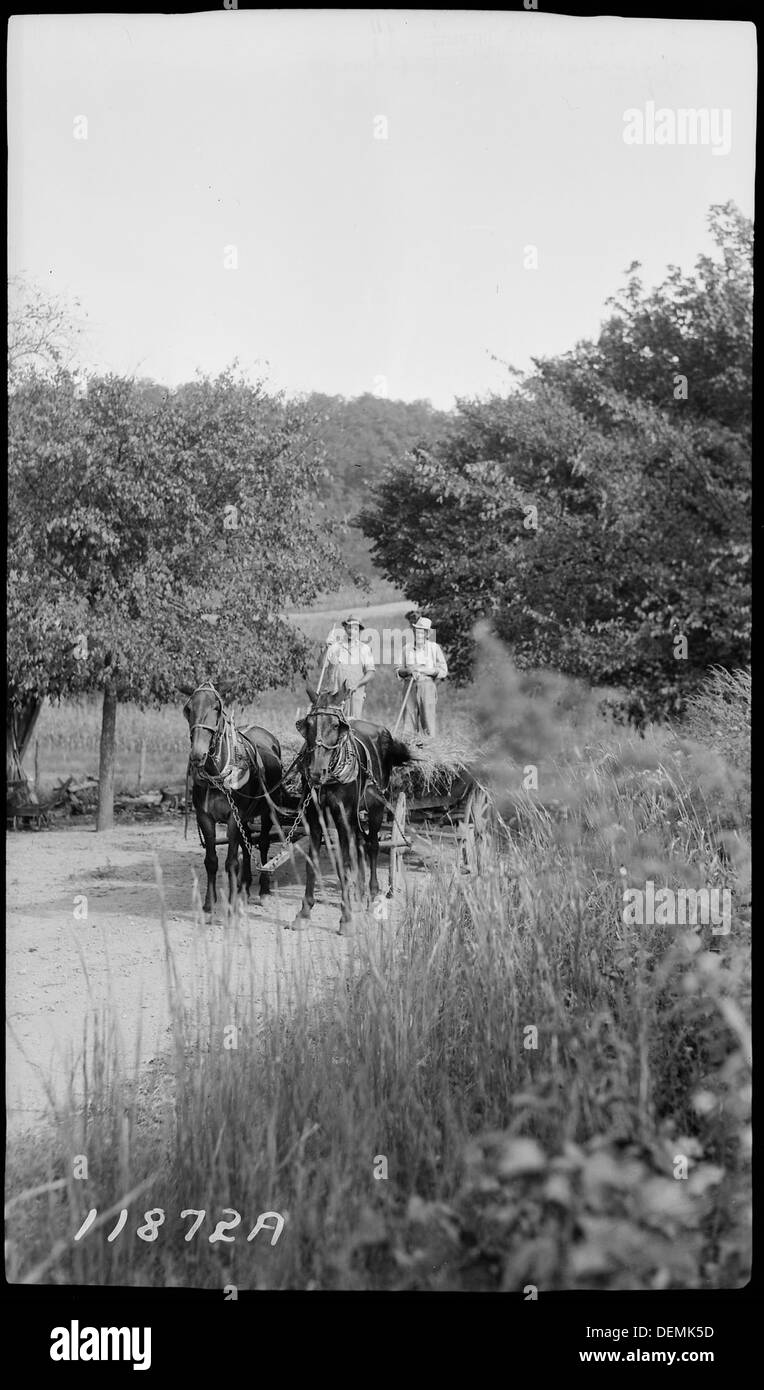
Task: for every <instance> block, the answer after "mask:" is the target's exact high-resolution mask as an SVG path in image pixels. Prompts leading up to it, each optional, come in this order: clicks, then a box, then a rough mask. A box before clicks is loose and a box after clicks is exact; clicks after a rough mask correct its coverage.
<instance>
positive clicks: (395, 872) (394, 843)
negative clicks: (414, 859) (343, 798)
mask: <svg viewBox="0 0 764 1390" xmlns="http://www.w3.org/2000/svg"><path fill="white" fill-rule="evenodd" d="M405 846H406V793H405V792H399V793H398V799H397V801H396V803H395V811H394V813H393V825H392V831H391V835H390V887H389V892H388V896H389V897H392V896H393V894H394V893H395V890H396V888H397V887H398V881H399V878H400V863H401V862H402V860H403V854H404V849H405ZM399 856H400V859H399Z"/></svg>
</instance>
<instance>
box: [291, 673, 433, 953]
mask: <svg viewBox="0 0 764 1390" xmlns="http://www.w3.org/2000/svg"><path fill="white" fill-rule="evenodd" d="M305 688H306V690H307V692H308V696H309V698H310V701H311V708H310V710H309V712H308V714H307V715H306V716H305V718H304V719H299V720H298V721H297V729H298V731H299V733H301V734H302V736H303V738H304V740H305V744H304V748H303V753H302V757H301V760H300V761H301V769H302V779H303V792H304V795H305V796H306V797H309V800H308V801H307V806H306V809H305V812H304V816H305V819H306V821H307V825H308V830H309V832H310V852H309V854H308V856H307V862H306V868H305V895H304V897H303V900H302V905H301V907H300V911H299V912H298V914H297V916H296V917H295V919H294V921H293V922H292V924H291V930H292V931H305V930H307V927H308V923H309V919H310V913H311V909H312V907H313V904H314V902H315V891H314V890H315V884H316V872H317V870H318V859H319V853H320V850H321V839H322V833H323V829H324V827H326V828H327V829H328V824H329V821H330V820H331V821H332V822H333V823H334V826H335V829H336V832H337V838H338V841H339V848H340V866H339V867H340V886H341V890H342V911H341V915H340V926H339V934H340V935H341V936H342V935H346V936H349V935H352V933H353V909H352V888H353V870H354V865H353V864H352V863H351V855H352V854H355V859H356V863H357V864H358V865H360V866H361V882H362V883H363V877H364V873H363V865H364V861H365V859H366V858H367V857H368V862H369V896H370V898H371V899H376V898H378V897H379V896H380V891H379V883H378V881H377V859H378V857H379V831H380V827H381V825H382V820H383V818H384V814H385V806H386V801H387V794H388V791H389V788H390V777H391V775H392V771H393V768H395V767H400V766H401V765H402V764H403V763H407V762H409V761H410V760H411V755H410V752H409V750H408V748H407V747H406V745H405V744H404V743H400V742H399V741H398V739H395V738H393V735H392V734H391V733H390V731H389V729H384V728H381V727H380V725H378V724H372V723H370V721H369V720H367V719H349V718H348V717H347V715H346V714H345V712H344V709H343V708H342V706H343V702H344V701H345V700H346V699H347V696H348V693H349V692H348V689H347V686H346V685H345V683H344V682H343V684H342V686H341V688H340V690H339V691H338V692H337V693H336V694H334V695H332V694H330V693H329V692H327V693H325V694H323V695H318V693H317V692H316V691H315V690H314V689H313V687H312V686H310V685H308V686H306V687H305ZM362 810H364V811H366V812H367V814H368V831H366V830H364V829H363V826H362V825H361V811H362Z"/></svg>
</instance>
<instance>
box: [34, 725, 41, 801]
mask: <svg viewBox="0 0 764 1390" xmlns="http://www.w3.org/2000/svg"><path fill="white" fill-rule="evenodd" d="M34 789H35V791H36V792H39V790H40V740H39V738H36V739H35V741H34Z"/></svg>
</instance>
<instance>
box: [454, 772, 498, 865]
mask: <svg viewBox="0 0 764 1390" xmlns="http://www.w3.org/2000/svg"><path fill="white" fill-rule="evenodd" d="M495 828H496V807H495V806H494V804H493V798H492V797H491V795H490V793H489V792H487V791H486V789H485V787H481V786H480V784H479V783H477V784H476V785H475V786H474V787H473V788H472V791H471V792H470V794H469V796H468V797H467V801H466V803H465V807H464V817H463V834H462V867H463V868H465V869H466V870H467V871H468V872H469V873H472V872H475V871H476V872H478V873H479V872H480V871H481V869H483V868H484V867H485V865H486V864H487V862H488V854H489V847H490V844H491V842H492V840H493V835H494V831H495Z"/></svg>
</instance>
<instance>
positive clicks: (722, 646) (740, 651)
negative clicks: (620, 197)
mask: <svg viewBox="0 0 764 1390" xmlns="http://www.w3.org/2000/svg"><path fill="white" fill-rule="evenodd" d="M709 220H710V225H711V231H712V235H713V237H714V240H715V242H716V245H717V248H718V251H719V253H720V254H719V255H718V256H717V257H710V256H702V257H700V259H699V261H698V263H697V267H696V271H695V274H694V275H693V276H688V277H684V276H682V275H681V274H680V272H679V271H678V270H677V269H676V268H672V269H671V270H670V272H669V276H668V278H667V280H666V281H665V282H664V284H663V285H661V286H660V287H659V288H658V289H656V290H654V291H652V292H650V293H646V292H645V291H644V289H643V287H642V285H641V283H640V281H639V280H638V278H637V276H636V270H637V269H638V267H637V266H636V265H634V266H632V267H631V269H630V272H629V280H628V283H627V287H626V290H625V292H624V294H623V295H622V296H621V297H620V298H618V299H617V300H613V301H611V308H612V311H613V312H612V313H611V315H610V317H609V318H608V320H607V321H606V322H605V323H604V324H603V327H602V330H601V333H600V335H599V338H598V340H597V342H596V343H592V342H584V343H580V344H579V345H578V346H577V347H576V348H575V349H574V350H573V351H572V352H569V353H567V354H565V355H564V356H562V357H559V358H556V359H547V360H539V361H537V362H535V363H534V370H533V372H532V373H530V374H529V375H528V376H526V377H525V378H524V379H522V380H520V381H519V382H518V383H517V384H516V386H515V388H514V389H513V390H512V391H511V392H510V393H509V394H508V395H506V396H502V397H499V396H494V397H492V398H491V399H489V400H487V401H462V402H460V404H459V411H458V418H457V421H456V423H455V425H454V427H453V429H452V430H450V431H449V432H448V433H447V435H445V436H444V438H443V439H442V440H441V442H440V443H439V444H437V445H436V446H434V447H433V448H431V450H430V451H429V452H425V451H418V452H416V453H412V454H411V455H409V457H408V458H407V459H405V460H404V461H402V462H401V463H400V464H399V465H398V466H397V467H395V468H393V469H392V470H391V471H390V472H389V473H388V475H387V476H386V478H385V479H384V480H383V482H382V484H381V486H380V487H379V488H378V489H377V492H376V497H375V502H374V505H373V506H371V507H367V509H366V510H365V512H364V514H363V526H364V529H365V532H366V534H367V535H368V536H369V537H370V538H371V539H372V541H373V553H374V556H375V558H376V559H377V561H378V562H379V563H380V564H381V565H382V566H383V567H384V570H385V572H386V574H387V575H388V576H389V577H390V578H391V579H393V580H394V581H395V582H397V583H398V584H400V585H402V586H403V587H404V588H405V590H406V592H407V594H408V595H409V597H410V598H412V599H413V600H414V601H415V602H416V603H417V604H419V605H420V606H421V607H425V608H426V609H427V611H428V612H429V613H430V614H431V615H432V617H433V618H434V620H435V621H436V623H437V627H438V633H439V637H442V639H443V640H444V641H445V642H446V643H447V645H449V647H450V658H451V666H452V669H453V670H454V671H455V673H456V674H461V675H463V676H466V675H467V674H468V673H469V671H470V670H471V664H472V639H471V631H472V626H473V624H474V622H475V620H476V619H477V618H481V617H490V618H492V619H493V621H494V624H495V626H496V628H497V630H498V632H499V633H500V634H501V635H502V636H503V637H504V638H505V640H507V641H508V642H510V643H511V645H512V646H513V648H514V651H515V656H516V658H517V660H518V661H519V662H520V663H521V664H523V665H543V666H554V667H556V668H558V669H560V670H562V671H565V672H567V673H569V674H571V675H578V676H586V677H588V678H589V679H590V680H592V681H594V682H595V683H597V684H604V685H613V686H618V687H620V688H621V689H623V690H625V691H627V692H628V695H629V701H630V703H631V707H632V709H633V710H634V711H635V712H638V713H639V714H644V713H645V712H649V713H651V714H654V715H655V714H666V713H668V712H669V711H677V710H679V709H680V708H681V707H682V705H683V702H684V699H685V698H686V695H687V692H688V691H689V690H690V689H692V688H693V687H694V686H695V685H696V684H697V681H698V679H699V678H700V677H701V675H702V673H703V672H704V671H705V670H706V669H707V667H708V666H709V665H711V664H714V663H717V664H720V665H723V666H735V665H741V664H744V663H745V662H746V660H747V659H748V644H749V637H750V602H749V586H750V570H749V566H750V536H749V525H750V523H749V486H750V477H749V475H750V428H751V411H750V390H751V235H752V230H751V226H750V223H747V222H746V220H745V219H744V218H743V217H742V216H741V215H740V214H739V212H737V211H736V210H735V209H734V207H733V206H732V205H726V206H724V207H717V208H713V209H712V210H711V215H710V219H709ZM682 378H686V391H685V386H684V385H683V383H682Z"/></svg>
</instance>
